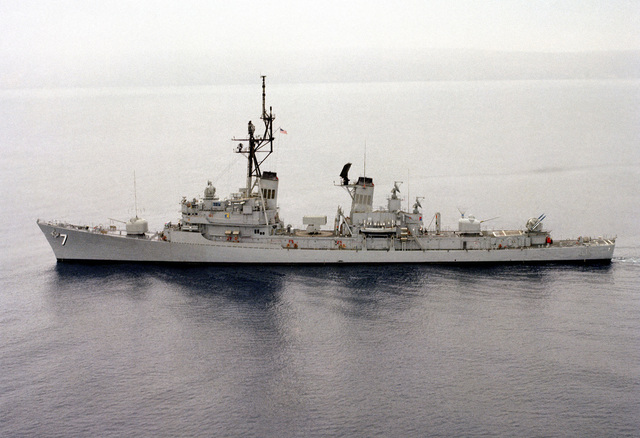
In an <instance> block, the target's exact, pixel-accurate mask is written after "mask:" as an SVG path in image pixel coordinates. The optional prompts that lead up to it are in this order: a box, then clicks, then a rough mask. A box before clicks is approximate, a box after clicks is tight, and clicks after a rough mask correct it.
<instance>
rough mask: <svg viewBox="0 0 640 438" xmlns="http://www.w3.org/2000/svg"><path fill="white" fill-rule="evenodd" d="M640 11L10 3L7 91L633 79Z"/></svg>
mask: <svg viewBox="0 0 640 438" xmlns="http://www.w3.org/2000/svg"><path fill="white" fill-rule="evenodd" d="M638 29H640V3H639V2H637V1H624V0H613V1H586V2H585V1H578V0H572V1H563V2H556V1H536V2H531V1H525V0H514V1H508V2H507V1H504V2H498V1H483V2H478V1H453V2H435V1H401V2H393V3H392V2H382V1H366V2H365V1H349V2H344V1H333V0H330V1H324V2H296V1H287V0H277V1H272V2H262V1H233V2H229V1H197V0H190V1H185V2H174V1H146V0H142V1H136V2H125V1H108V0H107V1H91V0H89V1H74V0H66V1H65V0H63V1H56V2H48V1H24V0H20V1H17V0H5V1H3V2H2V3H0V37H1V38H0V68H2V71H3V74H2V76H1V78H0V87H1V88H23V87H43V86H44V87H47V86H54V87H65V86H116V85H183V84H184V85H200V84H209V83H230V82H231V83H238V82H246V81H250V80H254V78H255V76H256V74H259V73H268V74H269V75H270V76H271V77H272V78H273V79H274V80H277V81H287V82H288V81H293V82H300V81H361V80H381V81H385V80H438V79H510V78H514V79H538V78H628V77H638V76H639V75H640V73H639V71H640V67H639V64H640V62H639V59H640V55H639V54H640V31H639V30H638Z"/></svg>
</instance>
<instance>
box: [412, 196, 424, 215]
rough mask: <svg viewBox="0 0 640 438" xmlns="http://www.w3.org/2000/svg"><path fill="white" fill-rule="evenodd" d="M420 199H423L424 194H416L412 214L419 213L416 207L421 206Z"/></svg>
mask: <svg viewBox="0 0 640 438" xmlns="http://www.w3.org/2000/svg"><path fill="white" fill-rule="evenodd" d="M421 199H424V196H416V203H415V204H413V213H414V214H417V213H420V211H419V210H418V209H419V208H422V204H421V203H420V200H421Z"/></svg>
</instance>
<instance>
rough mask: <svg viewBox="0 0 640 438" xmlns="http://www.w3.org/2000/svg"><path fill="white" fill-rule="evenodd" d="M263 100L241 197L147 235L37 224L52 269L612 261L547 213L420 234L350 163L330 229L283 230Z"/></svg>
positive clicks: (188, 202)
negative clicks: (509, 224) (64, 265)
mask: <svg viewBox="0 0 640 438" xmlns="http://www.w3.org/2000/svg"><path fill="white" fill-rule="evenodd" d="M265 96H266V88H265V77H264V76H262V114H261V116H260V119H261V120H262V122H263V124H264V131H263V133H262V135H260V133H256V127H255V126H254V124H253V123H252V122H249V123H248V129H247V135H246V136H243V138H240V139H238V138H234V139H233V141H234V142H236V143H237V145H236V146H235V148H234V152H235V153H238V154H242V155H244V156H246V159H247V175H246V184H245V186H244V187H242V188H241V189H240V190H239V192H238V193H234V194H232V195H230V196H229V197H227V198H226V199H220V198H219V197H218V196H217V194H216V189H215V187H214V186H213V185H212V183H211V182H208V184H207V186H206V187H205V189H204V193H203V196H202V197H198V198H192V199H187V198H186V197H184V198H182V201H181V202H180V208H181V218H180V219H179V220H177V221H175V222H173V221H172V222H167V223H166V224H165V225H164V228H163V229H162V230H159V231H157V232H150V231H149V225H148V222H147V221H146V220H144V219H142V218H139V217H138V215H137V212H136V216H135V217H133V218H131V219H130V220H129V221H127V222H122V224H124V227H122V225H120V226H117V225H113V221H112V224H111V225H109V226H97V227H90V226H86V225H73V224H69V223H64V222H58V221H47V220H40V219H38V220H37V224H38V226H39V227H40V229H41V230H42V232H43V233H44V235H45V237H46V239H47V241H48V242H49V244H50V245H51V248H52V249H53V252H54V254H55V257H56V259H57V261H58V262H148V263H177V264H180V263H194V264H208V263H210V264H291V265H296V264H339V263H347V264H358V263H369V264H378V263H380V264H391V263H451V264H468V263H494V264H496V263H497V264H500V263H569V262H574V263H575V262H578V263H588V262H605V263H608V262H610V261H611V258H612V256H613V251H614V247H615V238H602V237H597V238H587V237H579V238H575V239H566V240H557V239H553V238H552V236H551V233H550V231H548V230H546V229H545V228H544V226H543V220H544V219H545V215H539V216H538V217H532V218H530V219H528V220H527V221H526V222H525V224H524V226H523V227H522V229H517V230H503V229H495V230H487V229H484V228H483V226H482V223H483V222H484V221H481V220H478V219H476V218H475V217H474V216H472V215H469V216H467V217H465V215H464V214H462V215H461V216H462V217H460V218H459V220H458V229H457V230H445V229H443V228H442V226H441V215H440V213H435V214H434V215H433V218H432V219H431V224H429V225H428V226H425V225H424V222H423V215H422V206H421V204H420V199H422V198H416V202H415V204H414V205H413V209H410V208H408V207H407V208H406V210H403V208H402V204H403V202H402V199H401V198H400V197H399V196H398V193H399V190H400V187H399V183H395V184H394V186H393V187H392V189H391V191H390V195H389V196H388V199H387V205H386V207H381V208H379V209H374V208H373V196H374V189H375V185H374V182H373V178H371V177H368V176H360V177H358V178H357V179H354V180H352V179H350V178H349V171H350V168H351V163H347V164H346V165H344V167H343V168H342V171H341V172H340V174H339V176H340V178H339V181H337V182H336V183H334V184H335V185H336V186H339V187H340V188H342V189H343V190H344V191H345V192H346V193H347V194H348V196H349V198H350V200H351V206H350V208H349V209H348V210H347V209H345V210H343V209H342V207H338V208H337V212H336V215H335V218H334V219H333V224H332V225H331V224H330V225H327V223H328V221H327V216H303V218H302V223H303V225H305V226H306V228H304V229H296V228H293V227H292V226H291V225H285V224H284V221H283V220H282V218H280V217H279V214H278V213H279V208H278V183H279V179H278V175H277V174H276V173H275V172H271V171H267V170H263V167H264V163H265V160H266V159H267V158H268V157H269V156H270V155H271V154H272V153H273V151H274V120H275V116H274V114H273V110H272V108H271V107H269V109H268V110H267V107H266V103H265ZM279 129H280V128H279ZM338 168H339V167H338ZM336 174H337V172H336ZM336 176H337V175H336ZM345 199H346V197H345ZM409 210H411V211H409ZM523 222H524V221H523ZM329 223H330V222H329ZM432 225H433V226H432Z"/></svg>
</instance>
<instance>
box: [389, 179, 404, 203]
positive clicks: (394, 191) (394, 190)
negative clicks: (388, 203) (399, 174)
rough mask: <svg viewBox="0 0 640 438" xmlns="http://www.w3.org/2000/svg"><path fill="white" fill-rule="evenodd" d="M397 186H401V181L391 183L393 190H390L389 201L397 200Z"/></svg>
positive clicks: (398, 189)
mask: <svg viewBox="0 0 640 438" xmlns="http://www.w3.org/2000/svg"><path fill="white" fill-rule="evenodd" d="M399 184H402V181H394V182H393V188H392V189H391V199H398V193H400V187H399Z"/></svg>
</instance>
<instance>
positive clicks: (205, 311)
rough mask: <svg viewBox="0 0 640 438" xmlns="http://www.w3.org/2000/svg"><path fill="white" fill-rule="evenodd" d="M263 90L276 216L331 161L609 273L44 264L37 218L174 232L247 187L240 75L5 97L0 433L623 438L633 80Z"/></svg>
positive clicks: (637, 299)
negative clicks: (592, 246) (135, 218)
mask: <svg viewBox="0 0 640 438" xmlns="http://www.w3.org/2000/svg"><path fill="white" fill-rule="evenodd" d="M270 81H271V78H268V84H267V103H268V105H273V108H274V112H275V113H276V117H277V119H276V122H275V124H276V127H282V128H283V129H286V130H287V132H288V134H287V135H278V138H277V140H276V152H275V153H274V154H273V155H272V156H271V157H269V159H268V160H267V162H266V163H265V165H264V167H263V169H265V170H275V171H277V172H278V175H279V178H280V193H279V202H280V206H281V214H280V216H281V217H282V218H283V219H284V220H285V221H286V222H287V223H291V224H292V225H294V226H301V224H302V216H303V215H325V214H326V215H327V216H328V218H329V221H331V220H332V218H333V216H334V214H335V211H336V208H337V206H338V205H343V206H346V205H348V197H347V195H346V194H345V193H344V192H342V191H341V189H340V188H338V187H334V186H333V183H334V181H337V180H338V174H339V172H340V170H341V169H342V165H343V164H344V163H346V162H352V163H353V167H352V171H351V175H352V177H353V176H357V175H358V174H363V173H366V175H367V176H371V177H373V178H374V181H375V182H376V195H375V200H374V203H375V204H376V205H382V204H384V203H385V199H386V196H387V195H388V193H389V192H390V189H391V187H392V186H393V182H394V181H402V184H401V186H400V188H401V195H402V196H403V197H405V202H406V203H407V204H409V205H412V204H413V202H414V201H415V197H416V196H420V197H424V200H423V201H422V205H423V206H424V209H423V215H424V217H425V218H427V222H428V221H429V220H430V219H429V218H431V217H432V216H433V214H434V213H435V212H436V211H438V212H441V213H442V216H443V224H444V226H445V227H454V226H455V225H456V221H457V219H458V217H459V214H460V213H459V211H464V212H465V213H467V214H474V215H475V216H476V217H478V218H480V219H490V218H494V217H496V216H497V217H498V218H497V219H493V220H492V221H491V222H490V223H489V224H487V225H492V226H495V227H508V228H511V227H516V228H518V227H522V226H523V225H524V223H525V222H526V220H527V219H528V218H529V217H531V216H538V215H540V214H542V213H545V214H546V215H547V220H546V221H545V224H546V226H547V227H548V228H550V229H552V230H553V235H554V236H555V237H557V238H564V237H577V236H579V235H583V236H589V235H590V236H599V235H603V236H609V237H613V236H617V247H616V251H615V254H614V260H613V262H612V263H611V264H610V265H604V266H562V265H559V266H506V267H441V266H384V267H372V266H339V267H320V266H316V267H286V266H278V267H233V266H226V267H215V266H214V267H167V266H139V265H97V266H95V265H92V266H84V265H73V264H57V263H56V261H55V258H54V257H53V253H52V251H51V249H50V248H49V247H48V245H47V242H46V241H45V239H44V237H43V236H42V235H41V233H40V231H39V229H38V228H37V226H36V224H35V220H36V219H37V218H44V219H60V220H65V221H68V222H72V223H86V224H94V225H97V224H100V223H102V224H107V223H108V218H116V219H120V220H126V219H127V218H128V217H130V216H132V215H134V214H135V207H134V205H135V203H134V190H133V173H134V171H135V174H136V186H137V204H138V210H139V214H140V215H141V216H144V217H145V218H146V219H148V220H149V223H150V228H151V229H160V228H161V227H162V225H163V224H164V223H165V222H167V221H169V220H173V221H175V220H176V219H177V218H178V207H179V201H180V200H181V198H182V196H187V197H193V196H199V195H200V194H201V193H202V190H203V189H204V187H205V186H206V182H207V180H211V181H212V182H213V183H214V185H215V186H216V188H217V189H218V194H219V195H222V196H225V195H227V194H228V193H231V192H234V191H237V190H238V188H239V187H241V186H242V185H243V184H244V173H245V163H244V162H243V161H242V157H241V156H239V155H236V154H233V153H232V150H233V146H234V143H233V142H231V141H230V139H231V138H232V137H233V136H238V137H240V136H243V135H244V133H245V130H246V124H247V122H248V120H252V121H253V123H254V124H256V125H257V126H259V122H260V121H259V115H260V105H261V89H260V84H259V80H256V84H255V85H248V86H247V85H235V86H227V87H222V86H220V87H192V88H188V87H176V88H148V89H145V88H130V89H124V88H123V89H73V90H19V91H1V92H0V151H1V152H2V158H1V159H0V166H1V170H2V172H1V173H0V182H1V184H0V186H1V187H2V188H1V189H0V196H1V200H2V209H1V210H0V215H1V217H2V219H3V220H2V223H3V224H4V226H3V227H2V228H1V229H0V369H1V370H2V372H1V373H0V435H1V436H123V435H125V436H131V435H134V436H203V435H204V436H496V435H499V436H639V435H640V318H638V315H639V314H640V219H639V217H640V197H639V195H638V193H640V150H639V149H638V147H637V146H638V144H639V142H640V81H637V80H630V81H613V80H611V81H505V82H500V81H488V82H483V81H475V82H415V83H413V82H412V83H373V84H371V83H348V84H346V83H337V84H333V83H332V84H294V85H292V84H278V83H273V84H272V83H270Z"/></svg>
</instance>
